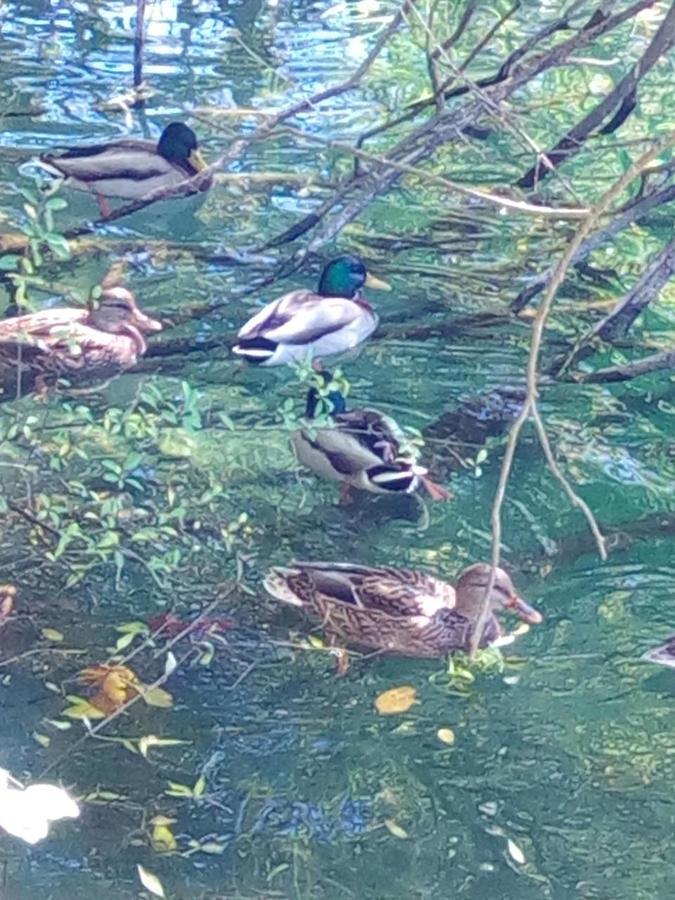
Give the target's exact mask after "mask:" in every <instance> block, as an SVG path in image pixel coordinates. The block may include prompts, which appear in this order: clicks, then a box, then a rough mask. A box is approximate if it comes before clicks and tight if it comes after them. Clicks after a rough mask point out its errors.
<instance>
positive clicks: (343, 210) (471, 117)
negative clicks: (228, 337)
mask: <svg viewBox="0 0 675 900" xmlns="http://www.w3.org/2000/svg"><path fill="white" fill-rule="evenodd" d="M654 2H655V0H638V2H636V3H634V4H633V5H632V6H630V7H628V8H627V9H625V10H623V11H622V12H620V13H617V14H616V15H614V16H608V17H606V18H604V19H602V20H601V21H598V22H597V23H595V24H592V25H591V24H590V23H589V24H588V25H587V26H586V27H584V28H583V29H582V30H581V31H579V32H575V34H574V35H572V36H571V37H569V38H567V39H566V40H564V41H561V42H560V43H559V44H557V45H556V46H555V47H553V48H552V49H550V50H546V51H542V52H541V53H540V54H539V55H538V56H535V57H532V58H528V59H526V60H524V61H523V62H521V63H519V64H516V65H514V67H513V69H512V71H511V73H510V75H509V76H508V78H507V79H506V80H505V81H503V82H502V83H500V84H497V85H494V86H492V87H490V88H486V89H485V90H484V91H483V92H482V94H481V96H480V97H474V96H472V97H470V99H468V100H466V101H465V102H464V103H463V104H461V105H460V106H457V107H455V108H454V109H445V110H443V111H442V112H441V113H438V114H437V115H435V116H433V117H432V118H431V119H429V120H428V121H426V122H425V123H424V124H422V125H420V126H419V127H418V128H417V129H415V130H414V131H413V132H411V133H410V134H409V135H407V136H406V137H405V138H403V139H402V140H400V141H399V142H398V144H396V145H395V146H394V147H393V148H391V149H390V150H389V152H388V154H387V155H388V158H389V160H390V161H392V162H404V163H405V164H406V165H416V164H417V163H419V162H420V161H421V160H426V159H429V158H430V157H431V156H432V154H433V153H434V152H435V151H436V150H437V149H438V148H439V147H441V146H443V145H445V144H448V143H452V142H454V141H455V140H456V139H457V135H458V134H460V133H461V132H462V131H463V129H464V128H465V127H466V126H467V125H471V124H473V123H474V122H475V121H476V120H477V119H478V118H479V116H480V115H481V114H484V113H485V111H486V110H485V101H484V98H487V99H488V100H489V102H490V105H491V106H497V107H499V105H500V104H502V103H503V101H504V100H506V99H507V98H508V97H510V96H511V95H512V94H513V93H514V92H515V91H517V90H518V89H520V88H522V87H523V85H525V84H526V83H528V82H529V81H530V80H532V79H533V78H536V77H538V76H540V75H541V74H542V73H543V72H545V71H547V70H548V69H551V68H555V67H557V66H560V65H562V64H564V63H566V62H567V60H568V57H569V55H570V54H571V53H572V52H577V51H578V50H580V49H582V48H583V47H585V46H587V45H588V44H590V43H592V42H593V41H594V40H596V39H597V38H598V37H600V36H601V35H603V34H606V33H608V32H610V31H612V30H613V29H614V28H616V27H618V26H619V25H621V24H622V23H623V22H626V21H628V20H629V19H630V18H632V17H633V16H635V15H636V14H637V13H638V12H640V11H641V10H642V9H644V8H646V7H647V6H651V5H653V3H654ZM467 90H468V88H467ZM487 111H488V113H489V110H487ZM400 175H401V172H400V171H399V170H397V169H395V168H393V166H388V167H386V168H384V167H378V168H377V169H376V170H375V171H373V172H368V173H365V174H363V175H359V176H352V178H351V180H348V181H347V182H346V183H345V186H344V187H343V189H342V192H341V198H340V202H339V208H338V210H337V211H336V212H335V214H334V215H333V216H332V217H330V216H326V218H325V221H324V223H323V227H322V229H321V230H320V231H319V233H318V234H317V235H316V236H315V237H314V239H313V240H312V242H311V243H310V245H309V246H310V249H312V250H317V249H318V248H319V247H321V246H322V245H323V244H325V243H327V242H329V241H331V240H333V239H334V237H335V236H336V234H337V233H338V232H339V231H340V230H341V229H342V228H344V227H345V225H347V224H349V223H350V222H352V221H353V220H354V219H355V218H357V217H358V216H359V215H360V214H361V213H362V212H363V210H364V209H365V208H366V207H367V206H369V205H370V204H371V203H372V202H373V200H374V199H375V198H376V197H378V196H380V195H382V194H383V193H385V192H386V191H387V190H389V189H390V188H391V186H392V185H393V184H395V183H396V181H397V180H398V179H399V177H400ZM347 191H348V192H349V194H347ZM350 195H353V198H352V199H351V200H349V199H348V197H349V196H350ZM345 199H348V202H346V203H345V202H344V200H345ZM337 205H338V204H336V206H337Z"/></svg>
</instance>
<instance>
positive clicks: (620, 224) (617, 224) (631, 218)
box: [511, 173, 675, 313]
mask: <svg viewBox="0 0 675 900" xmlns="http://www.w3.org/2000/svg"><path fill="white" fill-rule="evenodd" d="M644 174H645V173H643V176H644ZM673 200H675V184H673V185H669V186H667V187H664V188H660V189H658V190H654V191H652V192H650V193H648V194H644V195H643V196H642V197H641V198H640V200H638V201H637V202H634V203H632V204H630V205H629V206H627V207H625V208H624V211H623V212H622V213H620V214H619V215H616V216H614V217H613V218H612V219H611V220H610V221H609V223H608V225H607V226H606V227H605V228H602V229H600V230H598V231H596V232H595V233H594V234H592V235H590V236H589V237H588V238H587V240H585V241H584V242H583V243H582V244H581V246H580V247H579V249H578V250H577V252H576V254H575V256H574V259H573V260H572V264H573V265H576V264H577V263H578V262H580V261H581V260H583V259H585V258H586V257H587V256H589V255H590V254H591V253H592V252H593V251H594V250H597V249H598V247H601V246H602V245H603V244H605V243H607V241H608V240H609V239H610V238H613V237H615V236H616V235H617V234H619V232H621V231H623V229H624V228H626V227H627V226H628V225H632V223H633V222H637V221H639V220H640V219H642V218H644V216H645V215H646V214H647V213H648V212H651V211H652V210H653V209H656V208H657V207H659V206H663V205H664V204H666V203H671V202H672V201H673ZM551 275H552V270H551V269H547V270H546V271H545V272H542V273H541V275H537V276H535V277H534V278H533V279H532V280H531V281H530V283H529V284H528V286H527V287H526V288H523V290H522V291H521V292H520V293H519V294H518V296H517V297H516V298H515V300H513V301H512V303H511V312H514V313H519V312H521V311H522V310H523V309H525V307H526V306H527V305H528V304H529V303H530V301H531V300H533V299H534V298H535V297H536V296H537V294H539V293H541V291H543V289H544V287H545V286H546V284H547V283H548V282H549V280H550V278H551Z"/></svg>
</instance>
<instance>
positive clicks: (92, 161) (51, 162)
mask: <svg viewBox="0 0 675 900" xmlns="http://www.w3.org/2000/svg"><path fill="white" fill-rule="evenodd" d="M40 160H41V162H42V163H43V165H44V166H45V167H46V168H48V169H50V170H52V171H55V172H56V173H58V174H59V175H61V176H63V177H65V179H66V184H67V185H69V186H70V187H74V188H76V189H78V190H87V191H93V193H94V194H95V195H96V196H97V198H99V205H100V206H101V211H102V212H103V214H104V215H105V214H106V209H105V208H104V207H105V203H104V202H102V200H101V198H105V197H112V198H116V199H119V200H140V199H142V198H143V197H145V196H146V195H147V194H149V193H151V192H153V191H156V190H159V189H162V188H166V189H167V190H171V188H174V187H176V186H177V185H179V184H181V183H182V182H184V181H185V180H186V179H188V178H191V177H192V176H193V175H196V174H197V173H198V172H202V171H203V170H204V169H205V168H206V167H207V164H206V162H205V161H204V159H203V157H202V155H201V153H200V152H199V149H198V145H197V137H196V135H195V133H194V131H193V130H192V129H191V128H188V126H187V125H184V124H183V123H182V122H172V123H171V124H170V125H167V126H166V128H165V129H164V131H163V132H162V135H161V137H160V139H159V141H158V143H156V144H155V143H154V142H153V141H145V140H141V139H139V138H121V139H120V140H116V141H110V142H108V143H106V144H93V145H90V146H83V147H67V148H65V149H64V150H63V151H61V152H51V153H46V154H44V155H43V156H41V157H40ZM210 185H211V180H210V179H206V178H205V179H204V184H200V186H199V190H207V189H208V188H209V187H210ZM176 193H177V194H183V193H196V189H195V188H194V187H192V188H186V189H185V191H177V192H176Z"/></svg>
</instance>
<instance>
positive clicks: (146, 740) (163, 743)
mask: <svg viewBox="0 0 675 900" xmlns="http://www.w3.org/2000/svg"><path fill="white" fill-rule="evenodd" d="M191 743H192V741H181V740H180V739H179V738H160V737H157V735H155V734H146V735H144V736H143V737H142V738H141V739H140V740H139V742H138V749H139V751H140V753H141V755H142V756H145V757H146V759H147V756H148V750H149V749H150V748H151V747H177V746H179V745H180V744H191Z"/></svg>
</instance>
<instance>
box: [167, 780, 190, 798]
mask: <svg viewBox="0 0 675 900" xmlns="http://www.w3.org/2000/svg"><path fill="white" fill-rule="evenodd" d="M164 793H165V794H168V795H169V796H170V797H193V796H194V795H193V793H192V788H191V787H190V786H189V785H187V784H180V782H178V781H170V782H169V788H168V790H166V791H164Z"/></svg>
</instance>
